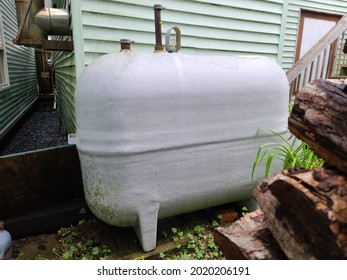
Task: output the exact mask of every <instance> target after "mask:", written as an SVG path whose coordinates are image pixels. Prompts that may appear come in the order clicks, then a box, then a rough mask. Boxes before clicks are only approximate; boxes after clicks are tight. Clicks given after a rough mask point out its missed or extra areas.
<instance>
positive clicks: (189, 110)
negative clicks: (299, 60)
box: [75, 51, 289, 251]
mask: <svg viewBox="0 0 347 280" xmlns="http://www.w3.org/2000/svg"><path fill="white" fill-rule="evenodd" d="M288 94H289V89H288V80H287V78H286V75H285V74H284V72H283V70H282V69H281V68H280V67H279V66H278V65H277V64H276V63H275V62H274V61H272V60H270V59H268V58H266V57H259V56H244V57H240V56H197V55H186V54H179V53H172V54H170V53H165V52H160V53H133V52H131V51H123V52H120V53H112V54H107V55H104V56H102V57H100V58H98V59H96V60H95V61H94V62H93V63H91V64H90V65H89V66H88V67H87V68H86V69H85V70H84V72H83V73H82V74H81V76H80V78H79V79H78V82H77V86H76V92H75V106H76V120H77V131H76V141H77V142H76V145H77V149H78V152H79V157H80V162H81V169H82V176H83V184H84V191H85V197H86V200H87V203H88V205H89V207H90V209H91V210H92V211H93V213H94V214H95V215H96V216H97V217H98V218H100V219H101V220H103V221H104V222H106V223H108V224H110V225H114V226H120V227H128V226H133V227H135V230H136V232H137V234H138V237H139V240H140V241H141V244H142V247H143V250H144V251H150V250H152V249H154V248H155V246H156V234H157V220H158V219H160V218H164V217H169V216H173V215H178V214H181V213H187V212H190V211H195V210H198V209H203V208H207V207H212V206H216V205H221V204H224V203H229V202H235V201H239V200H244V199H248V198H251V195H252V191H253V186H254V185H252V179H251V172H252V165H253V162H254V160H255V157H256V154H257V150H258V148H259V146H260V145H262V144H264V143H267V142H270V141H271V136H269V135H268V136H266V135H265V136H264V135H263V136H262V137H256V138H255V135H256V132H257V130H258V129H272V130H274V131H276V132H278V133H281V134H285V133H287V118H288ZM260 178H261V174H260V172H259V173H258V174H257V179H260Z"/></svg>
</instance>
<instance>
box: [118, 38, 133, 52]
mask: <svg viewBox="0 0 347 280" xmlns="http://www.w3.org/2000/svg"><path fill="white" fill-rule="evenodd" d="M120 51H121V52H124V51H131V40H130V39H121V40H120Z"/></svg>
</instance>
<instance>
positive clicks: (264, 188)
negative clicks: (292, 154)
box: [253, 168, 347, 259]
mask: <svg viewBox="0 0 347 280" xmlns="http://www.w3.org/2000/svg"><path fill="white" fill-rule="evenodd" d="M253 195H254V198H255V199H256V201H257V202H258V204H259V206H260V207H261V209H262V211H263V213H264V215H265V217H266V220H265V221H266V225H267V227H268V229H269V230H270V231H271V232H272V234H273V236H274V237H275V239H276V240H277V242H278V244H279V245H280V247H281V248H282V250H283V251H284V253H285V254H286V255H287V256H288V258H289V259H346V258H347V178H346V177H345V176H344V175H342V173H340V172H338V171H336V170H327V169H323V168H322V169H316V170H314V171H312V170H309V171H308V170H295V171H293V170H288V171H283V173H282V174H277V175H274V176H272V177H269V178H268V179H267V180H264V181H263V182H262V183H261V184H259V185H258V186H257V187H256V188H255V190H254V193H253Z"/></svg>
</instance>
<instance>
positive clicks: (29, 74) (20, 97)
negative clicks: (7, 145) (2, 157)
mask: <svg viewBox="0 0 347 280" xmlns="http://www.w3.org/2000/svg"><path fill="white" fill-rule="evenodd" d="M0 11H1V14H2V19H3V28H4V36H5V44H6V54H7V65H8V73H9V80H10V86H9V87H7V88H5V89H0V139H2V138H3V137H4V136H5V135H6V133H7V132H8V131H9V130H10V129H11V128H12V127H13V125H14V124H15V123H16V122H17V121H18V120H19V119H20V118H21V116H22V115H23V114H24V113H25V112H26V111H27V110H28V109H29V108H30V107H31V106H32V104H33V103H34V102H35V100H36V99H37V78H36V63H35V53H34V50H33V49H30V48H25V47H22V46H17V45H14V44H12V39H13V38H14V37H15V36H16V34H17V16H16V10H15V2H14V1H0Z"/></svg>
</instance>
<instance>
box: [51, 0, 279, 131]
mask: <svg viewBox="0 0 347 280" xmlns="http://www.w3.org/2000/svg"><path fill="white" fill-rule="evenodd" d="M65 2H66V1H63V0H62V1H55V3H57V4H58V7H64V5H65ZM70 3H71V4H70V5H71V6H70V8H71V9H70V11H71V18H72V23H71V26H72V34H73V40H74V48H75V49H74V52H73V53H72V54H66V53H65V54H60V53H59V54H56V56H55V63H56V70H55V71H56V82H57V98H58V106H59V110H60V112H61V116H62V119H63V123H64V126H65V128H66V129H67V131H68V133H71V132H74V129H75V116H74V102H73V100H74V98H73V95H74V88H75V85H76V78H77V77H78V76H79V74H80V73H81V71H82V70H83V69H84V68H85V66H87V65H88V64H90V63H91V62H92V61H93V60H95V59H96V58H97V57H99V56H101V55H103V54H106V53H110V52H118V51H119V49H120V44H119V41H120V39H122V38H129V39H131V40H133V41H134V43H133V45H132V49H133V51H135V52H152V51H153V49H154V44H155V35H154V11H153V5H154V4H158V3H160V4H162V5H163V6H164V7H165V9H164V10H163V11H162V21H163V24H162V30H163V33H165V32H166V30H167V29H169V28H170V27H172V26H178V27H179V28H180V29H181V32H182V49H181V52H182V53H193V54H203V55H206V54H232V55H248V54H251V55H265V56H267V57H270V58H272V59H274V60H278V53H279V44H280V40H281V31H282V29H281V28H282V22H283V1H282V0H267V1H260V0H242V1H230V0H195V1H194V0H177V1H176V0H175V1H172V0H162V1H157V0H108V1H107V0H98V1H96V0H73V1H70ZM59 4H60V5H59ZM163 41H164V38H163Z"/></svg>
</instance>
